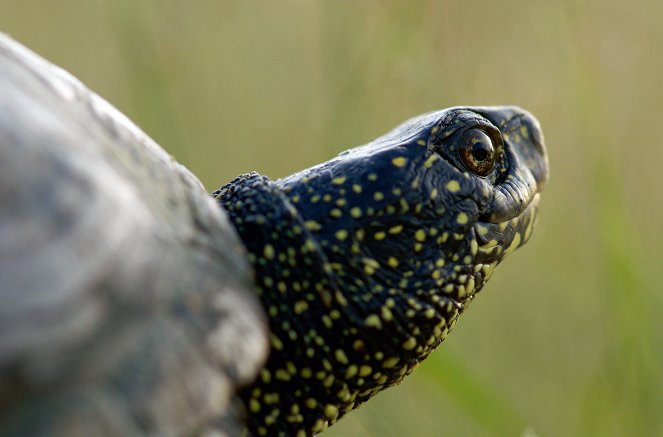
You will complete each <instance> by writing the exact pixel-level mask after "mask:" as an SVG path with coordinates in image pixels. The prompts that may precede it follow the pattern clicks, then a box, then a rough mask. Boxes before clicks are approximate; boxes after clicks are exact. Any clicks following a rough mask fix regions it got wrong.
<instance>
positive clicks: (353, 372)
mask: <svg viewBox="0 0 663 437" xmlns="http://www.w3.org/2000/svg"><path fill="white" fill-rule="evenodd" d="M358 370H359V369H358V368H357V366H355V365H354V364H351V365H349V366H348V368H347V369H346V370H345V377H346V378H347V379H350V378H354V377H355V376H357V373H358Z"/></svg>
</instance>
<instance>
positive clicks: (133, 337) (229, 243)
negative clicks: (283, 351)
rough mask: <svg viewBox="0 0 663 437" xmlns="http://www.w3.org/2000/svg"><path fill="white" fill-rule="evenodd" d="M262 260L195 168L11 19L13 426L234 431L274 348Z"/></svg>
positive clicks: (5, 253) (1, 394)
mask: <svg viewBox="0 0 663 437" xmlns="http://www.w3.org/2000/svg"><path fill="white" fill-rule="evenodd" d="M248 273H249V268H248V264H247V261H246V256H245V251H244V248H243V246H242V243H241V241H240V240H239V238H238V237H237V235H236V233H235V231H234V229H233V227H232V226H231V225H230V223H229V222H228V219H227V217H226V215H225V213H224V211H223V210H222V209H221V208H219V207H218V205H216V204H215V203H214V202H213V201H212V200H211V199H210V198H209V196H208V194H207V193H206V192H205V191H204V189H203V187H202V185H201V183H200V182H199V181H198V180H197V179H196V178H195V177H194V176H193V175H192V174H191V173H190V172H189V171H187V170H186V169H185V168H184V167H183V166H182V165H180V164H178V163H177V162H176V161H175V160H174V159H173V158H172V157H171V156H169V155H168V154H167V153H166V152H164V150H163V149H161V148H160V147H159V146H158V145H157V144H156V143H155V142H154V141H152V140H151V139H150V138H149V137H148V136H147V135H146V134H145V133H143V132H142V131H141V130H140V129H139V128H137V127H136V126H135V125H134V124H133V123H132V122H131V121H129V120H128V119H127V118H126V117H124V116H123V115H122V114H120V113H119V112H118V111H117V110H116V109H115V108H114V107H112V106H111V105H110V104H109V103H108V102H106V101H105V100H103V99H102V98H100V97H99V96H98V95H96V94H94V93H92V92H91V91H90V90H88V89H87V88H86V87H85V86H83V85H82V84H81V83H80V82H79V81H78V80H76V79H75V78H74V77H72V76H71V75H69V74H68V73H67V72H65V71H63V70H62V69H60V68H58V67H56V66H54V65H52V64H50V63H49V62H47V61H45V60H44V59H42V58H40V57H39V56H37V55H36V54H34V53H32V52H31V51H29V50H28V49H26V48H25V47H23V46H21V45H20V44H18V43H17V42H15V41H13V40H12V39H11V38H9V37H8V36H6V35H2V34H0V434H1V435H39V434H49V435H53V434H55V435H77V434H80V435H93V434H94V435H100V434H112V435H135V434H159V435H174V434H191V433H199V432H205V431H207V430H212V429H219V428H224V429H225V430H226V431H227V432H230V433H232V429H236V428H235V427H236V426H237V423H238V422H237V418H236V417H235V414H234V411H235V408H234V407H233V399H234V393H235V390H236V387H237V386H238V385H239V384H242V383H245V382H248V381H251V380H252V379H253V378H254V376H255V373H256V372H257V371H258V369H259V368H260V366H261V365H262V363H263V361H264V359H265V356H266V353H267V340H266V328H265V321H264V318H263V314H262V311H261V310H260V306H259V303H258V302H257V299H256V298H255V296H254V294H253V293H252V292H251V287H252V285H251V280H250V278H249V274H248ZM240 334H241V335H240Z"/></svg>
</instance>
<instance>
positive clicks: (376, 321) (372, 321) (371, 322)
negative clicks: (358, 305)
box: [364, 314, 382, 329]
mask: <svg viewBox="0 0 663 437" xmlns="http://www.w3.org/2000/svg"><path fill="white" fill-rule="evenodd" d="M364 323H366V326H370V327H371V328H377V329H381V328H382V321H381V320H380V318H379V317H378V316H377V315H375V314H371V315H369V316H368V317H366V319H364Z"/></svg>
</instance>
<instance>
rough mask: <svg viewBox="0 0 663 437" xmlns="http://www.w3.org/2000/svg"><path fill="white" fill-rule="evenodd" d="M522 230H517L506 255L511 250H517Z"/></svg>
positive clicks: (505, 252) (505, 253)
mask: <svg viewBox="0 0 663 437" xmlns="http://www.w3.org/2000/svg"><path fill="white" fill-rule="evenodd" d="M520 239H521V237H520V232H516V235H514V236H513V241H512V242H511V244H509V247H507V249H506V250H505V251H504V256H507V255H509V254H510V253H511V252H513V251H514V250H516V249H517V248H518V246H520Z"/></svg>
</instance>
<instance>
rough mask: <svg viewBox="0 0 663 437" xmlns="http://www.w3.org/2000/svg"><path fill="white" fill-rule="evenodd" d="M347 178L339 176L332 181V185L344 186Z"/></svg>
mask: <svg viewBox="0 0 663 437" xmlns="http://www.w3.org/2000/svg"><path fill="white" fill-rule="evenodd" d="M345 179H346V177H345V176H339V177H337V178H334V179H332V184H334V185H343V183H344V182H345Z"/></svg>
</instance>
